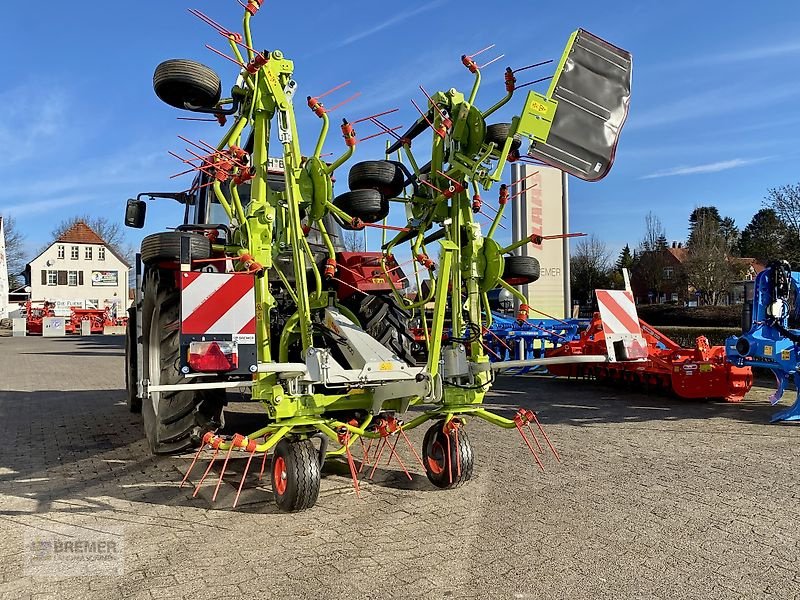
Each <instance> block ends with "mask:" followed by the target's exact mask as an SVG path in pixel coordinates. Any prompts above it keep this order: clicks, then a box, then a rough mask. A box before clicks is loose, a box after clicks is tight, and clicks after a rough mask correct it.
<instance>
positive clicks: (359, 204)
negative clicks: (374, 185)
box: [333, 190, 389, 230]
mask: <svg viewBox="0 0 800 600" xmlns="http://www.w3.org/2000/svg"><path fill="white" fill-rule="evenodd" d="M333 204H334V205H335V206H336V207H337V208H339V209H341V210H343V211H344V212H346V213H347V214H348V215H350V216H351V217H354V218H356V219H361V220H362V221H363V222H364V223H377V222H378V221H381V220H383V218H384V217H386V215H388V214H389V201H388V200H386V199H385V198H384V197H383V195H382V194H381V193H380V192H379V191H377V190H353V191H352V192H345V193H344V194H342V195H340V196H337V197H336V199H335V200H334V201H333ZM340 223H341V225H342V228H344V229H349V230H353V229H354V227H353V226H352V224H350V223H344V222H341V221H340Z"/></svg>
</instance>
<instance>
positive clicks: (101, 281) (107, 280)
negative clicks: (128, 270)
mask: <svg viewBox="0 0 800 600" xmlns="http://www.w3.org/2000/svg"><path fill="white" fill-rule="evenodd" d="M118 283H119V281H118V276H117V271H92V285H93V286H95V287H116V286H117V285H118Z"/></svg>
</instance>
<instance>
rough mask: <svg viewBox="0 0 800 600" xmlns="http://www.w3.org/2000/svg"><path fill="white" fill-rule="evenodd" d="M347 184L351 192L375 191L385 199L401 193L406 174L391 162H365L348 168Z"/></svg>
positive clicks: (396, 164)
mask: <svg viewBox="0 0 800 600" xmlns="http://www.w3.org/2000/svg"><path fill="white" fill-rule="evenodd" d="M347 182H348V184H349V185H350V189H351V190H377V191H379V192H380V193H381V194H382V195H383V196H384V197H385V198H394V197H396V196H399V195H400V194H402V193H403V188H404V187H405V186H404V185H403V184H404V183H405V182H406V174H405V172H404V171H403V169H402V168H401V167H400V165H399V164H398V163H396V162H394V161H391V160H367V161H364V162H360V163H356V164H354V165H353V166H352V167H351V168H350V173H349V175H348V176H347Z"/></svg>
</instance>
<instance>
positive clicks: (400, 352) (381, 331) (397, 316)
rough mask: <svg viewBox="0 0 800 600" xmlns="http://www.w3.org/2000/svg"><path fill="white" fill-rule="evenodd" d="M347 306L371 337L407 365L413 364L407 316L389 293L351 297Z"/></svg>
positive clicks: (414, 363)
mask: <svg viewBox="0 0 800 600" xmlns="http://www.w3.org/2000/svg"><path fill="white" fill-rule="evenodd" d="M348 307H349V308H350V309H351V310H352V311H353V312H354V313H355V315H356V316H357V317H358V320H359V321H360V322H361V327H362V328H363V329H364V331H366V332H367V333H368V334H369V335H370V336H372V337H373V338H375V339H376V340H378V341H379V342H380V343H381V344H383V345H384V346H386V347H387V348H389V349H390V350H391V351H392V352H394V353H395V354H396V355H397V357H398V358H400V359H402V360H404V361H405V362H407V363H408V364H409V365H412V366H413V365H416V364H417V359H416V358H415V357H414V354H413V353H412V351H411V349H412V345H413V343H414V336H413V335H411V332H410V331H409V323H410V320H411V319H410V317H409V315H408V313H407V312H406V311H404V310H403V309H402V308H401V307H400V305H399V304H398V303H397V300H396V299H395V297H394V296H393V295H392V294H366V295H362V294H354V295H353V299H352V300H351V301H350V302H348Z"/></svg>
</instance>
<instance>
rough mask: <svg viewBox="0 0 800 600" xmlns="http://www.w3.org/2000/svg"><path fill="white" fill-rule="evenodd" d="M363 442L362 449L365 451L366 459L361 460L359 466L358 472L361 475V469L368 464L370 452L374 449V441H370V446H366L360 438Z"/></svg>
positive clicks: (362, 441)
mask: <svg viewBox="0 0 800 600" xmlns="http://www.w3.org/2000/svg"><path fill="white" fill-rule="evenodd" d="M359 440H361V449H362V450H363V451H364V457H363V458H362V459H361V464H360V465H359V466H358V472H359V473H361V469H363V468H364V465H365V464H367V461H368V460H369V451H370V448H372V440H371V439H370V440H369V443H368V444H364V440H363V438H359Z"/></svg>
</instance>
